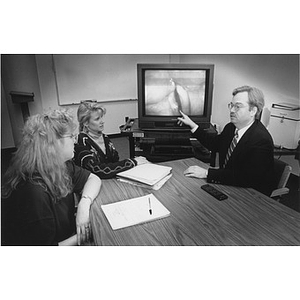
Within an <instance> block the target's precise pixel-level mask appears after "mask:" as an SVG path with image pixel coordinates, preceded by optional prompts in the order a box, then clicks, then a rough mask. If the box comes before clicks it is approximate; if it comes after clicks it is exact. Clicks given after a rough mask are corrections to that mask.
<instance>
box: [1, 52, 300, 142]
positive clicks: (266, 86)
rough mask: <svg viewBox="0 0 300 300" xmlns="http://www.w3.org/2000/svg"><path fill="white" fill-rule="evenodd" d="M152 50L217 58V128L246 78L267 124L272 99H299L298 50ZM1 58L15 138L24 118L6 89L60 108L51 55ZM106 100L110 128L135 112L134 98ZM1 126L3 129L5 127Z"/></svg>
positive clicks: (165, 58)
mask: <svg viewBox="0 0 300 300" xmlns="http://www.w3.org/2000/svg"><path fill="white" fill-rule="evenodd" d="M150 56H151V55H150ZM152 56H153V57H152V58H151V60H152V62H171V63H177V62H180V63H213V64H215V85H214V95H213V107H212V122H213V123H217V124H219V125H220V127H221V129H222V128H223V126H224V125H225V124H226V123H227V122H228V121H229V117H228V115H229V113H228V109H227V103H228V102H230V101H231V92H232V90H233V89H234V88H235V87H237V86H240V85H244V84H249V85H254V86H256V87H258V88H260V89H262V91H263V92H264V94H265V98H266V106H267V110H266V111H265V112H264V114H263V118H262V120H263V122H264V124H265V125H268V119H269V118H268V108H270V107H271V104H272V103H273V102H287V101H288V102H293V103H299V55H152ZM1 58H2V70H1V72H2V74H1V75H2V81H3V87H4V91H5V96H6V101H7V106H8V110H9V114H10V117H11V123H12V129H13V137H14V141H15V142H16V144H17V142H18V140H19V139H20V129H21V128H22V127H23V119H22V114H21V110H20V107H19V105H16V104H12V103H11V98H10V96H9V92H10V91H23V92H33V93H34V94H35V98H34V102H31V103H29V110H30V113H31V114H35V113H38V112H42V111H43V110H48V109H56V108H59V107H60V106H59V104H58V100H57V89H56V83H55V77H54V71H53V65H52V55H50V54H44V55H2V56H1ZM141 62H144V61H141ZM145 62H149V55H145ZM3 100H4V101H5V99H4V98H3V99H2V101H3ZM104 106H105V107H106V108H107V110H108V113H107V114H108V115H107V118H106V125H105V132H106V133H108V134H110V133H118V132H119V125H121V124H122V123H123V122H124V118H125V117H126V116H129V117H137V103H136V101H130V102H128V101H127V102H106V103H104ZM63 107H66V108H71V109H72V110H73V113H74V115H75V114H76V110H77V107H78V106H76V105H75V106H72V105H70V106H63ZM1 131H2V134H5V128H2V129H1Z"/></svg>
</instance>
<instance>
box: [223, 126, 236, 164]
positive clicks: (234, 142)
mask: <svg viewBox="0 0 300 300" xmlns="http://www.w3.org/2000/svg"><path fill="white" fill-rule="evenodd" d="M238 137H239V135H238V132H237V131H236V132H235V135H234V137H233V139H232V141H231V144H230V146H229V148H228V151H227V154H226V157H225V162H224V165H223V167H224V168H225V166H226V164H227V162H228V160H229V158H230V156H231V154H232V152H233V149H234V148H235V146H236V144H237V139H238Z"/></svg>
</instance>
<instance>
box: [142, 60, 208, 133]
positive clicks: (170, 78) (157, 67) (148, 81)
mask: <svg viewBox="0 0 300 300" xmlns="http://www.w3.org/2000/svg"><path fill="white" fill-rule="evenodd" d="M137 75H138V76H137V79H138V112H139V127H140V128H142V129H145V130H146V129H147V130H148V129H149V130H152V129H154V130H160V129H161V130H165V129H170V130H172V129H176V130H177V129H182V130H183V129H186V128H184V127H185V126H179V125H178V122H177V117H178V116H180V111H182V112H183V113H185V114H187V115H189V116H190V117H191V119H192V120H193V121H194V122H196V123H197V124H198V125H200V124H202V125H204V126H206V125H207V124H209V122H210V117H211V107H212V94H213V75H214V65H203V64H138V65H137ZM186 127H188V126H186Z"/></svg>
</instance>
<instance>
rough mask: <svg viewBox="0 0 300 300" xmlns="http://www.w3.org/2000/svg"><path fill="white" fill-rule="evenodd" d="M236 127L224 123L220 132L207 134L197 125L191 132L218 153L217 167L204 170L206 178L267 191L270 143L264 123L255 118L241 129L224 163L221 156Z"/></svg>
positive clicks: (271, 182) (271, 163) (271, 184)
mask: <svg viewBox="0 0 300 300" xmlns="http://www.w3.org/2000/svg"><path fill="white" fill-rule="evenodd" d="M235 129H236V127H235V126H234V124H233V123H228V124H227V125H226V126H225V128H224V130H223V131H222V133H221V134H219V135H217V136H211V135H209V134H207V132H206V131H205V130H203V129H200V128H198V129H197V130H196V132H195V133H194V134H193V135H194V136H195V137H196V138H197V139H198V140H199V141H200V143H201V144H203V145H204V146H205V147H206V148H208V149H209V150H211V151H212V152H218V153H219V166H220V169H212V168H210V169H209V170H208V176H207V181H208V182H211V183H221V184H226V185H235V186H241V187H252V188H254V189H256V190H258V191H260V192H262V193H264V194H266V195H270V194H271V192H272V190H273V189H274V188H275V186H274V178H273V173H274V172H273V168H274V153H273V151H274V144H273V140H272V137H271V135H270V133H269V132H268V130H267V129H266V128H265V126H264V125H263V124H262V123H261V122H260V121H259V120H255V121H254V123H253V124H252V125H251V126H250V128H249V129H248V130H247V131H246V132H245V133H244V135H243V136H242V138H241V139H240V140H239V142H238V144H237V146H236V147H235V149H234V151H233V152H232V154H231V157H230V159H229V161H228V162H227V164H226V166H225V167H223V165H224V161H225V157H226V154H227V151H228V148H229V146H230V143H231V141H232V139H233V136H234V132H235Z"/></svg>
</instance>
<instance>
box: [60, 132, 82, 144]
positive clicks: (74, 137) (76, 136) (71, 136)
mask: <svg viewBox="0 0 300 300" xmlns="http://www.w3.org/2000/svg"><path fill="white" fill-rule="evenodd" d="M68 137H69V138H71V139H73V140H74V142H75V143H77V139H78V135H77V134H74V133H72V134H68V135H64V136H62V137H61V138H62V139H64V138H68Z"/></svg>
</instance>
